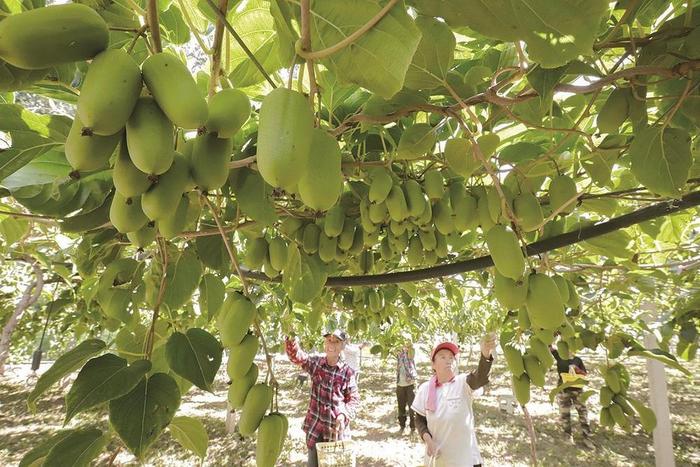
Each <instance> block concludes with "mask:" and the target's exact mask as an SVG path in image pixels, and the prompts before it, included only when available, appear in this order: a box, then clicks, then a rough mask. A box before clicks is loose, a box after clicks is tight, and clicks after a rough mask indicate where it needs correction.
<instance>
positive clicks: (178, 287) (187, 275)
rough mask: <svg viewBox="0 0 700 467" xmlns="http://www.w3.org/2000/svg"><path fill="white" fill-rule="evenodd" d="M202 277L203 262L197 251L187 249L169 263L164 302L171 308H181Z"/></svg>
mask: <svg viewBox="0 0 700 467" xmlns="http://www.w3.org/2000/svg"><path fill="white" fill-rule="evenodd" d="M200 277H202V263H201V261H200V260H199V258H197V255H196V254H195V252H194V251H193V250H191V249H187V250H185V251H183V252H182V254H181V255H180V257H179V258H178V259H177V261H176V262H175V263H174V264H168V274H167V276H166V286H165V294H164V295H163V303H165V304H166V305H168V306H169V307H170V309H171V310H177V309H179V308H181V307H182V306H183V305H184V304H185V303H187V302H188V301H189V300H190V297H192V294H193V293H194V291H195V290H197V286H198V285H199V278H200Z"/></svg>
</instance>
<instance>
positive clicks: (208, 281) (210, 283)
mask: <svg viewBox="0 0 700 467" xmlns="http://www.w3.org/2000/svg"><path fill="white" fill-rule="evenodd" d="M225 289H226V286H225V285H224V283H223V281H222V280H221V279H220V278H219V276H217V275H215V274H205V275H204V277H202V282H200V283H199V310H200V312H201V313H202V315H204V316H206V317H207V321H211V320H212V319H214V318H215V317H216V315H217V313H218V312H219V309H220V308H221V305H222V304H223V303H224V294H225Z"/></svg>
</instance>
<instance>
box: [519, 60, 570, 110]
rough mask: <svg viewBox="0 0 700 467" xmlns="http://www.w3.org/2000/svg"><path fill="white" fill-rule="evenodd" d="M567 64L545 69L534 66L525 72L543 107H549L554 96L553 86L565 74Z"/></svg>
mask: <svg viewBox="0 0 700 467" xmlns="http://www.w3.org/2000/svg"><path fill="white" fill-rule="evenodd" d="M567 69H568V65H564V66H560V67H558V68H551V69H546V68H542V67H541V66H536V67H534V68H533V69H531V70H530V71H529V72H528V73H527V81H528V82H529V83H530V86H532V88H533V89H534V90H535V91H537V94H539V96H540V103H541V105H542V106H543V107H545V108H549V107H550V105H551V104H552V97H553V96H554V87H555V86H556V85H557V84H559V81H561V79H562V78H563V77H564V76H565V75H566V72H567Z"/></svg>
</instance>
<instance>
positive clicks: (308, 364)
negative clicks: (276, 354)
mask: <svg viewBox="0 0 700 467" xmlns="http://www.w3.org/2000/svg"><path fill="white" fill-rule="evenodd" d="M284 350H285V351H286V352H287V356H288V357H289V361H290V362H292V363H294V364H295V365H299V366H300V367H301V368H302V369H303V370H304V371H306V372H308V373H311V370H312V366H313V359H311V358H310V357H309V354H307V353H306V352H304V351H303V350H302V348H301V347H300V346H299V343H298V342H297V341H296V339H292V338H290V337H289V336H286V337H285V338H284Z"/></svg>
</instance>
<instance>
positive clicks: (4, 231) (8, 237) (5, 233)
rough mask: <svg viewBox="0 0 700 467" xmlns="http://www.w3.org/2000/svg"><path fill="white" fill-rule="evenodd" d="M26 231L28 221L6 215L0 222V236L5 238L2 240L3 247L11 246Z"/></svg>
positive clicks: (27, 230)
mask: <svg viewBox="0 0 700 467" xmlns="http://www.w3.org/2000/svg"><path fill="white" fill-rule="evenodd" d="M28 232H29V221H28V220H27V219H22V218H16V217H9V216H8V217H6V218H5V219H3V220H2V221H1V222H0V236H2V238H3V239H4V240H5V241H4V242H3V243H4V246H5V247H9V246H12V244H13V243H15V242H16V241H17V240H19V239H21V238H22V237H24V236H25V235H26V234H27V233H28Z"/></svg>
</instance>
